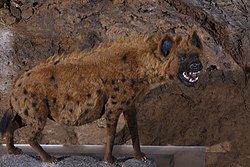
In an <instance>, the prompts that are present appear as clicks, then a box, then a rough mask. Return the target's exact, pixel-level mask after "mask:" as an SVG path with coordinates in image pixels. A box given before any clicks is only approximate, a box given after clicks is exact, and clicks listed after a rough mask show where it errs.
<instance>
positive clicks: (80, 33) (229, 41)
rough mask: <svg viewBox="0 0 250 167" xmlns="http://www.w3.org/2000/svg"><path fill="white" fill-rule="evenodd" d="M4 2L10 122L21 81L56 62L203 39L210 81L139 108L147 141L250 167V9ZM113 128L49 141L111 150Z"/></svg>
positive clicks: (110, 1) (194, 3)
mask: <svg viewBox="0 0 250 167" xmlns="http://www.w3.org/2000/svg"><path fill="white" fill-rule="evenodd" d="M4 2H5V5H3V4H2V3H3V2H2V1H1V2H0V39H1V40H0V115H2V113H3V112H4V111H6V110H7V109H8V94H9V93H10V91H11V86H12V84H13V82H14V80H15V78H16V77H17V76H18V75H19V74H20V73H21V72H22V71H24V70H25V69H28V68H30V67H31V66H33V65H35V64H36V63H38V62H40V61H41V60H44V59H46V58H48V57H49V56H51V55H54V54H62V53H65V54H66V53H70V52H73V51H76V50H77V51H82V50H89V49H91V48H93V47H96V46H98V45H99V44H100V43H103V42H109V41H112V40H115V39H117V38H124V37H127V36H137V35H144V34H152V33H165V32H166V31H167V30H169V29H173V30H175V32H176V33H187V32H189V31H193V30H197V31H198V33H199V34H200V36H201V38H202V40H203V45H204V55H203V57H202V59H203V60H202V62H203V65H204V69H203V71H202V73H201V80H200V81H199V83H198V84H197V85H196V86H195V87H194V88H187V87H184V86H182V85H181V84H180V83H179V81H177V80H175V81H174V82H172V83H168V84H166V85H163V86H161V87H159V88H157V89H155V90H153V91H151V92H150V93H149V94H148V95H147V96H146V97H145V99H143V100H142V102H141V103H140V104H138V106H137V108H138V121H139V129H140V138H141V142H142V143H143V144H150V145H169V144H170V145H205V146H207V147H208V148H209V149H210V152H209V153H208V156H207V157H208V158H207V159H208V162H207V166H209V167H215V166H216V167H217V166H220V167H224V166H225V167H228V166H233V167H234V166H235V167H236V166H242V167H243V166H248V164H249V155H250V150H249V149H248V148H249V147H250V132H249V130H248V129H249V128H250V123H249V120H250V114H249V113H250V112H249V111H250V98H249V97H250V85H249V78H250V56H249V52H250V50H249V49H250V48H249V44H250V21H249V20H250V15H249V12H250V2H249V1H248V0H233V1H225V0H217V1H213V0H212V1H211V0H202V1H198V0H190V1H189V0H153V1H152V0H138V1H132V0H103V1H101V0H93V1H91V0H81V1H78V0H69V1H59V0H51V1H45V0H42V1H41V0H32V1H26V0H10V3H6V2H8V1H4ZM6 4H7V6H6ZM8 5H10V6H8ZM3 6H5V7H3ZM119 125H120V128H119V133H118V134H117V140H116V143H118V144H123V143H130V142H131V141H130V139H129V133H128V130H127V128H126V126H125V122H124V120H123V121H122V118H121V123H120V124H119ZM104 128H105V123H103V121H102V120H99V121H97V122H94V123H91V124H88V125H85V126H81V127H76V128H75V127H70V128H67V127H64V126H61V125H58V124H56V123H53V122H49V124H48V125H47V127H46V128H45V130H44V135H43V136H41V142H42V143H67V144H103V143H104V142H105V140H104V137H105V130H104ZM26 130H27V129H26ZM26 130H25V128H23V129H20V130H19V131H18V132H17V133H16V139H17V142H18V143H24V142H25V131H26ZM93 132H94V133H93ZM1 142H3V141H1ZM223 148H225V150H226V151H225V150H224V151H223ZM211 150H214V152H213V151H211Z"/></svg>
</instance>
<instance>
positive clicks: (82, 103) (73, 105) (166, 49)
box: [1, 32, 202, 163]
mask: <svg viewBox="0 0 250 167" xmlns="http://www.w3.org/2000/svg"><path fill="white" fill-rule="evenodd" d="M201 54H202V43H201V40H200V38H199V37H198V35H197V33H196V32H194V33H192V34H190V35H187V36H180V35H176V34H167V35H164V36H160V35H152V36H146V37H138V38H132V39H127V40H118V41H115V42H113V43H109V44H104V45H101V46H99V47H97V48H96V49H94V50H92V51H89V52H82V53H77V54H71V55H69V56H53V57H51V58H49V59H48V60H46V61H45V62H42V63H40V64H38V65H36V66H35V67H33V68H32V69H30V70H28V71H26V72H24V73H23V74H22V75H21V76H20V77H19V78H18V79H17V80H16V83H15V85H14V88H13V91H12V93H11V97H10V109H9V111H7V112H6V113H5V114H4V117H3V118H2V120H1V132H2V134H5V133H6V144H7V149H8V153H10V154H19V153H21V152H22V151H21V149H19V148H17V147H15V146H14V144H13V133H14V131H15V130H16V129H18V128H20V127H23V126H29V129H30V131H29V132H28V133H29V134H28V141H27V142H28V143H29V144H30V145H31V146H32V147H33V148H34V150H35V151H36V152H37V153H38V154H39V156H40V157H41V158H42V160H43V161H45V162H56V161H57V160H58V159H57V158H55V157H52V156H50V155H49V154H48V153H46V152H45V151H44V150H43V148H42V147H41V146H40V145H39V143H38V136H39V135H40V134H41V131H42V130H43V128H44V126H45V125H46V122H47V118H49V119H51V120H54V121H56V122H59V123H62V124H65V125H71V126H76V125H78V126H79V125H83V124H86V123H89V122H92V121H94V120H97V119H99V118H100V117H101V116H102V115H103V114H105V117H106V124H107V137H106V150H105V156H104V160H105V161H106V162H110V163H112V162H114V160H115V158H114V157H113V156H112V149H113V145H114V139H115V133H116V127H117V121H118V118H119V116H120V114H121V113H123V114H124V116H125V119H126V121H127V125H128V128H129V131H130V134H131V138H132V143H133V148H134V154H135V158H136V159H139V160H145V159H146V156H145V154H144V153H142V152H141V150H140V143H139V135H138V130H137V120H136V109H135V103H136V102H138V99H139V98H142V97H143V96H145V94H146V93H148V92H149V91H150V90H151V89H152V88H155V87H156V86H159V85H161V84H164V83H166V82H168V81H169V80H173V78H175V77H177V78H179V80H180V81H181V82H182V83H183V84H184V85H186V86H193V85H194V84H195V83H196V82H197V81H198V74H199V72H200V70H201V69H202V64H201V62H200V60H199V58H200V56H201Z"/></svg>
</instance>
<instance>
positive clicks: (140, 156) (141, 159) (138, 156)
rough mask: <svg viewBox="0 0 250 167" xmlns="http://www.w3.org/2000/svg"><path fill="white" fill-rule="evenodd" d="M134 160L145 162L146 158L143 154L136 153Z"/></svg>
mask: <svg viewBox="0 0 250 167" xmlns="http://www.w3.org/2000/svg"><path fill="white" fill-rule="evenodd" d="M135 159H137V160H140V161H146V160H147V156H146V155H145V154H144V153H143V152H138V153H136V154H135Z"/></svg>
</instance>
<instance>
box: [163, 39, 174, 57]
mask: <svg viewBox="0 0 250 167" xmlns="http://www.w3.org/2000/svg"><path fill="white" fill-rule="evenodd" d="M173 44H174V42H173V40H172V39H171V38H170V37H166V38H164V39H163V40H162V42H161V52H162V54H163V55H164V57H167V56H168V55H169V53H170V51H171V48H172V47H173Z"/></svg>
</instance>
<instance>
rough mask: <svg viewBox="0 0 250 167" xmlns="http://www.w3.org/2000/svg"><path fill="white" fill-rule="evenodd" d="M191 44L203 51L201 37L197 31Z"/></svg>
mask: <svg viewBox="0 0 250 167" xmlns="http://www.w3.org/2000/svg"><path fill="white" fill-rule="evenodd" d="M191 43H192V45H193V46H195V47H197V48H199V49H202V43H201V40H200V37H199V36H198V35H197V32H196V31H195V32H194V33H193V35H192V38H191Z"/></svg>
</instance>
